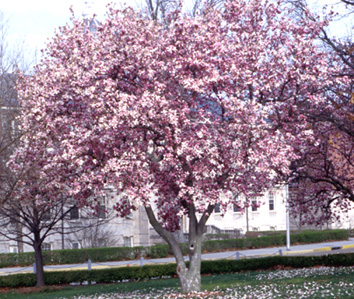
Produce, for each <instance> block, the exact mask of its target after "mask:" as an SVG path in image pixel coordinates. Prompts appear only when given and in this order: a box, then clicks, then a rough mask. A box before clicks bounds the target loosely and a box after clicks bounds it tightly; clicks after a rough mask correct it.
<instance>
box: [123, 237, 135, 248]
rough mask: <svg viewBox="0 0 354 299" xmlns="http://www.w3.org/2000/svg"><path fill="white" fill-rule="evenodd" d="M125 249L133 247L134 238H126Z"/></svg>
mask: <svg viewBox="0 0 354 299" xmlns="http://www.w3.org/2000/svg"><path fill="white" fill-rule="evenodd" d="M123 239H124V247H132V245H133V244H132V237H124V238H123Z"/></svg>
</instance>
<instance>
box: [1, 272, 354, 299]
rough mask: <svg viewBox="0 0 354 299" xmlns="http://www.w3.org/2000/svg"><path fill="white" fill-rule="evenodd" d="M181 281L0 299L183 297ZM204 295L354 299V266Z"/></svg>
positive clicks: (269, 278)
mask: <svg viewBox="0 0 354 299" xmlns="http://www.w3.org/2000/svg"><path fill="white" fill-rule="evenodd" d="M178 285H179V281H178V279H177V278H171V279H161V280H148V281H140V282H126V283H117V284H110V285H90V286H76V287H73V286H65V287H62V288H61V289H60V290H55V291H53V290H50V288H49V287H48V289H45V290H42V291H41V292H39V293H38V292H37V293H30V294H19V293H18V292H16V290H14V291H12V292H11V293H7V294H4V293H1V294H0V298H12V299H15V298H20V299H21V298H39V299H44V298H51V299H52V298H80V299H86V298H97V299H98V298H100V299H101V298H182V295H180V294H179V295H178V292H179V287H178ZM202 289H203V291H204V292H203V293H201V294H198V295H195V296H193V297H191V296H189V297H188V298H248V299H249V298H257V299H261V298H266V299H270V298H331V299H333V298H343V299H344V298H345V299H348V298H354V267H339V268H333V267H332V268H331V267H319V268H312V269H311V268H307V269H290V270H277V271H259V272H247V273H238V274H227V275H211V276H204V277H203V278H202Z"/></svg>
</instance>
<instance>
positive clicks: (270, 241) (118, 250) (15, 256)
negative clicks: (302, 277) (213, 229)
mask: <svg viewBox="0 0 354 299" xmlns="http://www.w3.org/2000/svg"><path fill="white" fill-rule="evenodd" d="M347 239H348V231H347V230H325V231H305V232H300V233H296V234H292V235H291V243H292V244H296V243H318V242H325V241H334V240H347ZM285 244H286V236H285V235H284V234H281V235H270V236H264V237H256V238H243V239H226V240H212V241H204V242H203V246H202V251H203V252H215V251H227V250H242V249H252V248H264V247H271V246H282V245H285ZM181 246H182V252H183V254H187V252H188V245H187V244H181ZM172 255H173V254H172V251H171V250H170V248H169V247H168V245H167V244H163V245H155V246H150V247H108V248H87V249H66V250H53V251H44V252H43V261H44V264H45V265H60V264H81V263H85V262H87V260H88V259H91V261H93V262H106V261H122V260H134V259H138V258H140V257H141V256H144V257H146V258H164V257H167V256H172ZM34 262H35V261H34V253H33V252H26V253H8V254H0V268H4V267H14V266H22V267H24V266H29V265H32V264H33V263H34Z"/></svg>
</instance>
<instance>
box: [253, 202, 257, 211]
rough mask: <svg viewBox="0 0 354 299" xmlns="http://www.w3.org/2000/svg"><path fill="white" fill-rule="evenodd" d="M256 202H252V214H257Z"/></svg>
mask: <svg viewBox="0 0 354 299" xmlns="http://www.w3.org/2000/svg"><path fill="white" fill-rule="evenodd" d="M257 209H258V207H257V200H252V212H257Z"/></svg>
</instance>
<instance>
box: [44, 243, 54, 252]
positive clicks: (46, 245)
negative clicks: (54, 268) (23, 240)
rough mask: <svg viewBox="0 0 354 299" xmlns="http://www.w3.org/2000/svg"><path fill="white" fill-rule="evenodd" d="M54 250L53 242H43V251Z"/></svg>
mask: <svg viewBox="0 0 354 299" xmlns="http://www.w3.org/2000/svg"><path fill="white" fill-rule="evenodd" d="M50 250H52V244H50V243H43V244H42V251H50Z"/></svg>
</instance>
